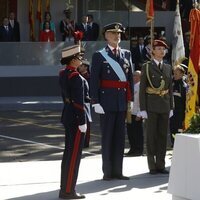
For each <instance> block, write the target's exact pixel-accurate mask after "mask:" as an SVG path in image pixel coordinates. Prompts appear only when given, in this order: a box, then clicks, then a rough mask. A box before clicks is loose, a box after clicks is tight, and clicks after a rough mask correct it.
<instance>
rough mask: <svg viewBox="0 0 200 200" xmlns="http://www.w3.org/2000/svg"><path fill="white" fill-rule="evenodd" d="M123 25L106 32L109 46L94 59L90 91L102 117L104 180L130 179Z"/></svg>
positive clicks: (127, 58)
mask: <svg viewBox="0 0 200 200" xmlns="http://www.w3.org/2000/svg"><path fill="white" fill-rule="evenodd" d="M123 31H124V28H123V26H122V24H120V23H112V24H108V25H106V26H105V27H104V29H103V34H104V37H105V39H106V41H107V43H108V44H107V46H106V47H105V48H103V49H102V50H100V51H98V52H95V53H94V54H93V57H92V66H91V78H90V87H91V88H90V89H91V98H92V103H93V107H94V110H95V112H96V113H99V114H100V125H101V132H102V160H103V174H104V176H103V180H111V179H123V180H128V179H129V178H128V177H126V176H124V175H123V174H122V164H123V153H124V143H125V117H126V114H125V113H126V110H127V103H128V101H131V100H132V99H131V97H132V94H131V92H132V88H131V87H132V86H133V80H132V71H133V69H132V61H131V52H130V51H128V50H126V49H121V48H120V47H119V43H120V41H121V33H123Z"/></svg>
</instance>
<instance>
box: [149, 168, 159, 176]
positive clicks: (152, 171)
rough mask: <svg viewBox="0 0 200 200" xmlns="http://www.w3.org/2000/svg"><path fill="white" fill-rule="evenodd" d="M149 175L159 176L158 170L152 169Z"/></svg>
mask: <svg viewBox="0 0 200 200" xmlns="http://www.w3.org/2000/svg"><path fill="white" fill-rule="evenodd" d="M149 174H151V175H155V174H157V170H155V169H150V171H149Z"/></svg>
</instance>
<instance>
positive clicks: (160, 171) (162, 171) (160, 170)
mask: <svg viewBox="0 0 200 200" xmlns="http://www.w3.org/2000/svg"><path fill="white" fill-rule="evenodd" d="M157 172H158V173H160V174H169V171H167V170H166V169H157Z"/></svg>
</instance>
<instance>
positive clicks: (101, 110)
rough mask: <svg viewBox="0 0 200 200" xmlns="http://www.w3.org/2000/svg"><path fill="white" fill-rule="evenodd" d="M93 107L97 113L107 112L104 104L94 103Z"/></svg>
mask: <svg viewBox="0 0 200 200" xmlns="http://www.w3.org/2000/svg"><path fill="white" fill-rule="evenodd" d="M92 107H93V108H94V111H95V113H98V114H105V112H104V110H103V108H102V106H101V105H100V104H99V103H96V104H93V105H92Z"/></svg>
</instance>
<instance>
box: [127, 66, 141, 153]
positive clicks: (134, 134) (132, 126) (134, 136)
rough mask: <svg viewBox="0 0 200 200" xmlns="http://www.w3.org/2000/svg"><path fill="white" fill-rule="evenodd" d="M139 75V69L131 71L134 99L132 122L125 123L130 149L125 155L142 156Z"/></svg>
mask: <svg viewBox="0 0 200 200" xmlns="http://www.w3.org/2000/svg"><path fill="white" fill-rule="evenodd" d="M140 76H141V71H140V70H136V71H135V72H133V83H134V101H133V110H132V112H131V114H132V116H131V117H132V123H127V125H126V127H127V135H128V140H129V144H130V150H129V151H128V153H127V154H126V156H142V154H143V146H144V136H143V119H142V117H141V115H140V101H139V92H140Z"/></svg>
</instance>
